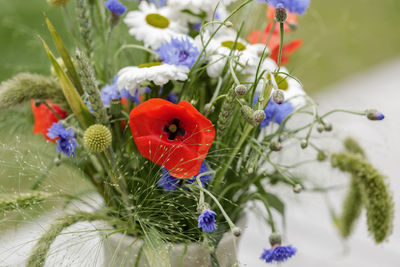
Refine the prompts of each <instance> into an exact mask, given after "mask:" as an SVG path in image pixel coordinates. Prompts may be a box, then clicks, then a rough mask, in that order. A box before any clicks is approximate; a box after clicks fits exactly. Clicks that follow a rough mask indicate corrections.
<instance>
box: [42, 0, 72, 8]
mask: <svg viewBox="0 0 400 267" xmlns="http://www.w3.org/2000/svg"><path fill="white" fill-rule="evenodd" d="M68 1H69V0H47V3H49V5H51V6H55V7H60V6H62V5H65V4H66V3H67V2H68Z"/></svg>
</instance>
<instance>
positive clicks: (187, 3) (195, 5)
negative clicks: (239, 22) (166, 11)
mask: <svg viewBox="0 0 400 267" xmlns="http://www.w3.org/2000/svg"><path fill="white" fill-rule="evenodd" d="M234 1H235V0H168V3H167V5H168V6H170V7H173V8H176V9H178V10H185V9H186V10H190V11H191V12H193V13H194V14H201V13H202V12H206V13H207V14H208V15H209V14H212V13H213V12H214V10H215V8H216V7H217V5H218V3H220V4H219V6H223V7H225V6H227V5H229V4H231V3H232V2H234Z"/></svg>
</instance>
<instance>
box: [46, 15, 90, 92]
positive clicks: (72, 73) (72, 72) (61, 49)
mask: <svg viewBox="0 0 400 267" xmlns="http://www.w3.org/2000/svg"><path fill="white" fill-rule="evenodd" d="M45 20H46V24H47V28H48V29H49V31H50V34H51V37H52V38H53V42H54V44H55V46H56V49H57V51H58V54H59V55H60V56H61V58H62V60H63V61H64V64H65V67H66V68H67V70H68V76H69V78H70V79H71V80H72V81H73V83H74V85H75V86H76V88H77V89H78V92H79V93H80V94H83V89H82V84H81V82H80V80H79V76H78V73H77V72H76V69H75V66H74V64H73V63H72V60H71V57H70V56H69V54H68V51H67V49H66V48H65V45H64V42H63V41H62V39H61V37H60V35H59V34H58V33H57V31H56V29H55V28H54V26H53V24H52V23H51V21H50V20H49V18H47V17H46V16H45Z"/></svg>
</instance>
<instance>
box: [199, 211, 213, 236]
mask: <svg viewBox="0 0 400 267" xmlns="http://www.w3.org/2000/svg"><path fill="white" fill-rule="evenodd" d="M215 215H216V213H215V212H213V211H212V210H209V209H206V210H204V211H203V213H202V214H200V216H199V223H198V228H203V231H204V232H207V233H211V232H212V231H214V230H215V229H217V226H216V225H215Z"/></svg>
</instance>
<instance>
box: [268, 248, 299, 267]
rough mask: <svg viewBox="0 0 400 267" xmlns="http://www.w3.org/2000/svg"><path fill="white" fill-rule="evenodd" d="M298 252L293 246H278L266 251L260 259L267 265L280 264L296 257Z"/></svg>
mask: <svg viewBox="0 0 400 267" xmlns="http://www.w3.org/2000/svg"><path fill="white" fill-rule="evenodd" d="M296 252H297V249H296V248H294V247H292V246H276V247H273V248H271V249H264V252H263V253H262V254H261V257H260V259H261V260H264V261H265V262H266V263H279V262H284V261H286V260H287V259H289V258H290V257H292V256H294V255H295V254H296Z"/></svg>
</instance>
